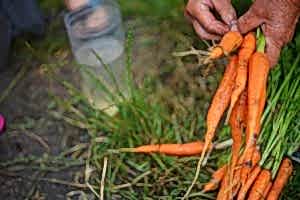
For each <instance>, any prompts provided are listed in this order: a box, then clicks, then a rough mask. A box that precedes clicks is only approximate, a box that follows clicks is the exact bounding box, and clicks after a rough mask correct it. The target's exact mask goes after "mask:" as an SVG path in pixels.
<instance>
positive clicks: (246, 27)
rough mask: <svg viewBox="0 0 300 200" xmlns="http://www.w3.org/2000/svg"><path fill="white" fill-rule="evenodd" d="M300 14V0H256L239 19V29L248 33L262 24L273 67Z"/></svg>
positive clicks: (289, 38) (290, 37) (290, 36)
mask: <svg viewBox="0 0 300 200" xmlns="http://www.w3.org/2000/svg"><path fill="white" fill-rule="evenodd" d="M299 15H300V0H256V1H255V2H254V4H253V5H252V6H251V8H250V9H249V11H248V12H247V13H245V14H244V15H243V16H242V17H240V19H239V20H238V25H239V29H240V31H241V32H242V33H246V32H248V31H250V30H252V29H254V28H256V27H258V26H260V25H262V30H263V33H264V35H265V37H266V54H267V55H268V57H269V59H270V64H271V66H272V67H273V66H274V65H276V63H277V61H278V58H279V56H280V50H281V48H282V47H283V45H285V44H286V43H287V42H289V41H290V40H291V39H292V37H293V35H294V31H295V27H296V24H297V21H298V18H299Z"/></svg>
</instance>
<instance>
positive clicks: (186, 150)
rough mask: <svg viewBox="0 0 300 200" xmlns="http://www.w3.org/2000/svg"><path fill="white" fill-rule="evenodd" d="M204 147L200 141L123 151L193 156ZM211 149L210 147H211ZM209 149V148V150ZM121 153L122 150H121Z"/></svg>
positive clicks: (145, 146) (156, 145)
mask: <svg viewBox="0 0 300 200" xmlns="http://www.w3.org/2000/svg"><path fill="white" fill-rule="evenodd" d="M203 147H204V143H203V142H202V141H197V142H191V143H186V144H153V145H144V146H140V147H136V148H131V149H130V148H128V149H123V150H124V151H126V150H127V151H129V152H134V153H161V154H166V155H172V156H194V155H199V154H201V152H202V150H203ZM211 147H212V146H211ZM211 147H210V148H211ZM121 151H122V149H121Z"/></svg>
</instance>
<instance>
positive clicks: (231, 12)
mask: <svg viewBox="0 0 300 200" xmlns="http://www.w3.org/2000/svg"><path fill="white" fill-rule="evenodd" d="M212 2H213V4H214V6H215V9H216V10H217V11H218V13H219V14H220V16H221V18H222V20H223V21H224V22H225V23H226V24H227V25H228V26H230V27H231V26H232V25H234V24H235V22H236V21H237V15H236V12H235V9H234V8H233V6H232V4H231V2H230V1H228V2H227V3H226V2H225V3H224V1H220V0H212Z"/></svg>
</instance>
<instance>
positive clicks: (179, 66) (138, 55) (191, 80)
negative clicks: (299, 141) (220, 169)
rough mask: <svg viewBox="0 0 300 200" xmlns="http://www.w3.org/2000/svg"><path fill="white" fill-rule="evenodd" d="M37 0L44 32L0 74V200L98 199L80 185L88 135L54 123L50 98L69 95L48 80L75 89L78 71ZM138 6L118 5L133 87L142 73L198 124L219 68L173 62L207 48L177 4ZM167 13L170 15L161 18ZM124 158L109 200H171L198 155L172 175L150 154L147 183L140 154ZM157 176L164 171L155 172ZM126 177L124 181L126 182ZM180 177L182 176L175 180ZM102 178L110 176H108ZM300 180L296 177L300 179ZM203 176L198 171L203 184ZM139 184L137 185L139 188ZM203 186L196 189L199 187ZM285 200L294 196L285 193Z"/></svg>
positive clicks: (57, 18) (18, 49) (56, 24)
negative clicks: (0, 121) (196, 116)
mask: <svg viewBox="0 0 300 200" xmlns="http://www.w3.org/2000/svg"><path fill="white" fill-rule="evenodd" d="M41 2H42V7H44V8H46V9H48V12H47V13H48V16H49V18H48V19H49V22H48V23H49V24H48V32H47V34H46V35H45V37H43V38H40V39H32V38H30V36H29V37H28V36H26V37H24V38H19V39H17V41H15V44H14V48H13V51H12V55H11V59H10V65H9V67H7V70H6V71H5V72H1V73H0V91H1V94H0V112H1V114H3V115H4V116H5V117H6V118H7V120H8V127H7V131H6V133H5V134H4V135H2V136H0V199H7V200H18V199H35V200H42V199H50V200H52V199H57V200H60V199H97V197H96V196H95V195H94V194H93V192H91V190H90V188H89V185H87V184H85V179H86V176H88V175H89V174H87V171H86V169H87V167H86V160H87V158H88V154H89V146H90V141H91V136H90V135H89V134H87V131H86V130H82V129H78V128H75V127H74V126H71V125H69V123H66V122H65V121H64V120H58V119H57V117H56V114H57V113H56V112H57V111H60V109H61V108H60V107H59V106H58V105H57V103H56V102H55V101H54V99H53V94H54V95H55V96H59V97H61V98H64V97H68V96H69V94H68V93H67V92H66V90H65V88H63V87H62V86H61V84H59V83H58V82H57V81H56V80H54V79H53V78H52V77H53V76H55V77H56V78H61V79H64V80H68V81H70V82H71V83H73V84H74V85H77V86H79V85H78V83H80V78H79V76H78V72H77V70H76V69H75V68H74V66H72V64H71V63H70V62H71V61H72V60H73V57H72V54H71V52H70V49H69V45H68V39H67V36H66V33H65V30H64V26H63V23H62V16H63V15H62V5H61V3H58V2H61V1H60V0H59V1H48V0H43V1H41ZM140 2H141V1H139V0H137V1H131V3H128V4H130V5H125V4H126V3H121V4H124V5H123V7H122V11H123V13H124V19H125V26H126V27H127V28H129V27H130V28H131V30H133V36H134V38H133V40H134V44H133V56H132V61H133V71H134V75H135V81H136V82H137V83H138V84H139V83H141V82H143V81H144V79H145V77H146V74H147V75H151V76H154V77H157V79H159V80H160V84H161V85H162V86H157V87H160V88H161V91H160V92H158V93H157V95H159V98H160V99H162V101H166V102H167V104H168V106H169V107H171V108H172V109H174V110H175V111H178V112H187V113H188V112H189V111H186V108H189V109H188V110H190V111H191V110H193V109H194V108H195V107H197V109H201V111H199V110H197V111H199V113H201V114H202V115H203V118H204V116H205V113H206V110H207V107H208V104H209V101H210V99H211V96H212V94H213V93H214V91H215V88H216V86H217V84H218V80H220V77H221V75H222V72H223V69H224V68H223V64H222V63H219V65H218V67H215V66H210V67H207V66H205V67H203V66H199V65H198V60H197V58H194V57H192V56H191V57H186V58H174V57H172V53H173V52H175V51H185V50H187V49H189V48H190V47H191V46H195V47H197V48H199V49H204V48H207V47H206V46H205V44H204V43H202V42H201V41H199V40H198V39H197V37H196V36H195V34H194V33H193V31H192V29H191V27H190V25H188V24H187V23H186V22H185V21H184V19H183V16H182V14H181V13H180V10H181V8H182V3H176V5H177V4H178V6H177V7H178V8H177V10H175V11H176V12H175V11H174V10H173V11H172V12H170V13H165V10H166V9H170V10H172V8H173V7H172V6H174V5H173V4H172V3H173V2H174V1H173V0H172V1H165V2H166V3H154V4H153V5H154V7H155V8H153V7H152V6H153V5H151V6H150V8H151V10H152V11H153V12H154V15H155V16H151V17H150V15H151V14H153V12H150V13H147V12H149V11H147V12H146V11H145V10H150V9H149V5H148V7H147V6H145V5H147V3H140ZM157 2H161V1H157ZM176 2H179V1H176ZM148 4H149V3H148ZM170 5H171V6H170ZM136 7H138V8H139V9H138V10H139V11H138V13H137V12H135V11H136V10H137V8H136ZM49 8H51V9H49ZM156 8H157V9H156ZM158 8H159V9H158ZM166 14H168V15H167V16H165V17H160V16H161V15H166ZM178 27H180V28H178ZM12 82H15V86H14V87H12V89H11V90H8V89H9V85H11V83H12ZM6 92H7V93H6ZM177 94H180V95H177ZM174 95H177V97H178V96H179V97H178V99H179V100H178V101H170V99H171V100H172V99H173V98H172V97H173V96H174ZM4 97H5V98H4ZM2 99H3V100H2ZM198 104H199V105H200V106H199V105H198ZM53 111H55V112H53ZM200 123H201V122H199V124H200ZM191 134H192V136H190V137H189V138H194V139H199V137H201V136H202V135H200V134H198V133H197V132H196V131H195V132H193V133H191ZM99 135H100V136H101V137H99V138H97V139H98V140H101V139H103V138H102V136H103V137H105V134H99ZM141 137H142V136H141ZM145 137H146V136H145ZM104 139H105V138H104ZM221 139H222V138H221ZM162 140H166V141H170V138H168V136H166V137H165V138H164V137H162ZM181 140H186V138H183V139H182V138H181V137H180V136H178V138H176V141H181ZM171 141H172V140H171ZM173 141H174V140H173ZM99 142H101V141H99ZM218 153H219V154H220V152H218ZM126 156H127V154H124V155H122V156H120V157H122V159H119V158H118V159H116V158H113V160H112V161H113V162H114V163H113V164H112V165H114V166H113V167H111V168H112V169H114V170H115V171H117V169H118V170H119V171H121V170H122V174H121V175H120V177H117V178H116V181H115V183H116V185H106V187H114V190H115V191H117V192H115V193H114V194H112V195H111V199H141V196H137V195H134V193H135V191H136V192H139V193H144V194H145V195H144V196H143V199H170V198H172V197H173V196H180V195H182V193H183V192H184V190H185V189H186V188H187V187H188V186H189V184H190V182H184V181H182V182H180V180H181V179H180V178H178V177H177V176H180V177H184V176H186V173H185V170H186V171H187V172H189V176H191V177H188V178H189V179H190V180H192V178H193V177H192V176H193V172H194V170H195V163H196V161H197V157H196V158H195V157H194V158H190V160H192V161H194V163H192V164H191V165H187V167H186V168H184V169H176V166H175V167H174V168H171V166H170V164H168V163H167V162H165V161H166V160H167V161H168V160H170V161H173V160H172V159H171V158H170V159H169V158H165V157H163V159H161V158H159V157H156V156H151V161H150V163H151V162H155V163H158V164H156V165H155V166H154V167H153V169H152V170H153V171H152V173H153V174H154V175H153V177H150V178H149V179H148V177H147V176H148V175H149V173H148V172H149V168H150V167H149V166H151V165H153V164H149V159H148V158H147V157H146V156H145V157H141V156H138V157H139V158H140V160H141V162H140V163H139V164H136V163H133V162H131V160H130V159H129V160H127V161H126V162H124V160H126ZM217 156H219V155H214V156H213V157H214V158H212V160H213V161H216V157H217ZM143 160H144V161H143ZM187 160H188V159H187ZM101 161H102V160H101ZM123 162H124V163H123ZM184 162H187V161H186V160H179V161H178V166H179V164H181V165H180V166H182V165H185V163H184ZM170 163H171V162H170ZM101 164H102V163H101ZM216 164H217V163H216ZM148 165H149V166H148ZM157 166H159V167H157ZM167 167H170V168H169V169H167ZM211 168H214V169H216V168H217V167H216V166H215V165H209V167H208V171H209V170H211ZM161 169H163V170H161ZM159 170H161V171H162V172H160V173H157V172H156V171H159ZM124 171H125V174H126V175H127V176H128V177H126V176H124ZM178 171H179V172H180V171H181V173H182V174H175V172H176V173H177V172H178ZM143 172H144V173H143ZM297 172H299V170H297ZM108 173H111V174H113V172H110V171H109V170H108ZM100 174H101V173H100ZM139 174H141V175H140V176H139ZM298 174H299V173H297V175H296V176H295V179H299V176H298ZM207 175H208V174H207V173H204V174H203V175H202V176H203V177H202V178H203V179H204V180H208V177H207ZM139 177H140V179H137V178H139ZM141 179H142V180H143V184H140V185H138V184H137V183H138V182H139V180H141ZM152 179H153V180H152ZM154 180H156V181H154ZM107 182H109V183H110V181H107ZM112 182H113V181H112ZM94 183H95V182H93V183H92V184H94ZM113 183H114V182H113ZM123 183H125V184H123ZM126 183H128V184H129V185H128V184H127V185H126ZM299 183H300V180H298V181H294V182H293V183H291V184H290V187H289V188H288V189H287V191H288V192H289V191H292V194H293V195H294V196H293V197H297V195H299V192H298V193H295V190H293V189H291V188H299ZM117 184H119V185H117ZM201 184H202V183H199V185H200V186H201ZM161 185H165V186H166V188H167V189H169V188H172V187H174V188H176V189H175V190H174V191H171V193H168V192H170V191H169V190H163V189H162V190H160V189H159V188H160V187H161ZM176 185H181V186H182V187H183V188H182V189H181V191H180V190H179V191H177V190H178V187H175V186H176ZM199 185H198V187H200V186H199ZM92 187H94V185H92ZM122 188H125V189H123V190H122ZM95 190H96V193H97V194H98V193H99V191H100V186H99V185H97V186H96V187H95ZM118 191H119V192H118ZM156 191H159V192H160V194H157V193H156ZM151 195H152V196H151ZM168 196H170V197H168ZM171 196H172V197H171ZM194 196H195V197H194V198H195V199H210V198H212V196H211V195H207V196H206V195H203V196H202V194H200V193H194ZM150 197H151V198H150ZM284 199H293V198H291V197H290V196H289V195H288V193H286V194H285V195H284Z"/></svg>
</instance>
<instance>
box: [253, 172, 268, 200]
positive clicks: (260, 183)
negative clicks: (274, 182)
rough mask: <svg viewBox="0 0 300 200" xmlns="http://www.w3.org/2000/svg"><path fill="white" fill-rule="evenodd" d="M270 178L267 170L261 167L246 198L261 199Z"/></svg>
mask: <svg viewBox="0 0 300 200" xmlns="http://www.w3.org/2000/svg"><path fill="white" fill-rule="evenodd" d="M271 178H272V174H271V172H270V171H269V170H266V169H263V170H262V171H261V172H260V174H259V176H258V177H257V179H256V180H255V182H254V185H253V186H252V188H251V190H250V193H249V196H248V200H263V194H264V192H265V190H266V189H267V187H268V185H269V183H270V181H271Z"/></svg>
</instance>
